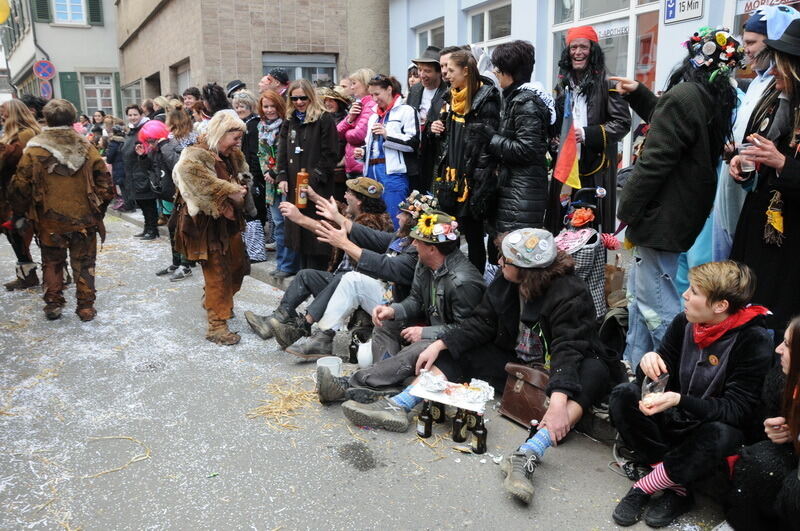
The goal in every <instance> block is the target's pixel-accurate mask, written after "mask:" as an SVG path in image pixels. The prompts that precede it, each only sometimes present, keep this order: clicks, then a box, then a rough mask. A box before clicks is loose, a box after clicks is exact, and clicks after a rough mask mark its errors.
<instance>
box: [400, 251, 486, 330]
mask: <svg viewBox="0 0 800 531" xmlns="http://www.w3.org/2000/svg"><path fill="white" fill-rule="evenodd" d="M484 289H485V285H484V283H483V277H482V276H481V274H480V273H479V272H478V270H477V269H475V266H473V265H472V263H470V261H469V260H468V259H467V257H466V256H464V253H462V252H461V251H459V250H456V251H453V252H452V253H450V254H449V255H447V256H446V257H445V260H444V265H443V266H442V267H441V268H439V270H437V271H433V270H431V268H429V267H427V266H425V265H423V264H422V262H418V263H417V267H416V270H415V271H414V280H413V282H412V283H411V293H410V294H409V296H408V297H406V298H405V299H404V300H403V301H401V302H396V303H394V304H392V305H391V307H392V308H393V309H394V318H395V320H400V321H407V322H409V324H413V323H415V322H418V321H425V326H424V327H423V329H422V339H438V338H440V337H441V336H442V335H443V334H444V333H445V332H446V331H448V330H449V329H450V328H451V327H453V326H454V325H455V324H457V323H460V322H462V321H463V320H464V319H466V318H467V317H469V316H470V315H472V312H473V310H474V309H475V307H476V306H478V304H479V303H480V301H481V298H482V297H483V291H484ZM432 294H435V300H434V297H433V296H432Z"/></svg>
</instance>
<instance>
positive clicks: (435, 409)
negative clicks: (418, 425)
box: [431, 402, 447, 424]
mask: <svg viewBox="0 0 800 531" xmlns="http://www.w3.org/2000/svg"><path fill="white" fill-rule="evenodd" d="M431 417H433V421H434V422H435V423H437V424H443V423H444V421H445V420H447V419H446V418H445V416H444V404H442V403H441V402H432V403H431Z"/></svg>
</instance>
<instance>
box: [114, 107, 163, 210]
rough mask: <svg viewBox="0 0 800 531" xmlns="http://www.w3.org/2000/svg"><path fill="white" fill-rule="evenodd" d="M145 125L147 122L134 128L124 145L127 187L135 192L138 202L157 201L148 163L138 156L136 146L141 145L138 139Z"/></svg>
mask: <svg viewBox="0 0 800 531" xmlns="http://www.w3.org/2000/svg"><path fill="white" fill-rule="evenodd" d="M144 124H145V120H142V121H141V122H139V125H137V126H136V127H134V128H132V129H131V130H130V131H129V132H128V136H127V137H126V138H125V143H124V144H123V145H122V160H123V162H124V163H125V182H126V186H130V189H131V190H133V191H134V194H133V195H134V197H135V198H136V199H137V200H146V199H156V193H155V192H154V191H153V189H152V188H151V187H150V176H149V175H148V172H147V161H146V160H145V157H140V156H139V155H137V154H136V144H138V143H139V139H138V138H137V137H138V135H139V130H140V129H141V128H142V126H143V125H144Z"/></svg>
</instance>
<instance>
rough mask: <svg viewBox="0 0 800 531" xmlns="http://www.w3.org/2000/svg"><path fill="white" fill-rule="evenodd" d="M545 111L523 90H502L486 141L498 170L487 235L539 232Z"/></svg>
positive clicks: (547, 119) (544, 171)
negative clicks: (498, 112)
mask: <svg viewBox="0 0 800 531" xmlns="http://www.w3.org/2000/svg"><path fill="white" fill-rule="evenodd" d="M549 125H550V110H549V109H548V107H547V105H546V104H545V103H544V102H543V101H542V99H541V98H540V97H539V96H538V94H537V93H536V92H535V91H533V90H529V89H528V88H527V87H526V86H521V85H511V86H510V87H508V88H506V89H504V90H503V115H502V119H501V120H500V129H498V131H497V134H495V135H494V136H493V137H492V139H491V141H490V142H489V148H488V151H489V153H490V154H491V155H492V156H494V157H495V158H496V160H497V163H498V166H499V172H498V183H497V184H498V188H497V203H496V207H495V214H494V216H492V218H491V219H490V226H491V227H490V228H491V232H508V231H512V230H516V229H519V228H522V227H542V226H543V225H544V216H545V213H546V211H547V164H546V159H545V155H546V153H547V136H548V135H547V130H548V127H549Z"/></svg>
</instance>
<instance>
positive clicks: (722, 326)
mask: <svg viewBox="0 0 800 531" xmlns="http://www.w3.org/2000/svg"><path fill="white" fill-rule="evenodd" d="M768 313H769V310H767V309H766V308H764V307H763V306H755V305H751V306H748V307H747V308H742V309H741V310H739V311H738V312H736V313H735V314H733V315H731V316H729V317H728V318H727V319H725V320H724V321H722V322H721V323H717V324H714V325H704V324H700V323H694V325H693V326H692V335H693V336H694V342H695V343H696V344H697V346H698V347H700V348H703V349H705V348H708V347H709V346H710V345H711V344H712V343H714V342H715V341H717V340H718V339H719V338H721V337H722V335H723V334H725V332H727V331H728V330H732V329H734V328H737V327H739V326H742V325H743V324H745V323H748V322H750V321H751V320H753V319H754V318H756V317H758V316H759V315H767V314H768Z"/></svg>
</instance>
